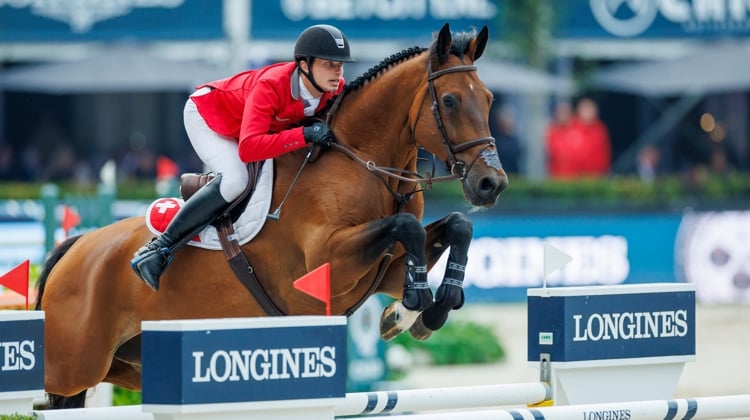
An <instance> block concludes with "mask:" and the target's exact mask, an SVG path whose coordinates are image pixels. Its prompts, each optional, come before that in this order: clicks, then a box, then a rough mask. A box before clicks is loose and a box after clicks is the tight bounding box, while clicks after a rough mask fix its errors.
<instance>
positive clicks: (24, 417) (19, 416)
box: [0, 414, 36, 420]
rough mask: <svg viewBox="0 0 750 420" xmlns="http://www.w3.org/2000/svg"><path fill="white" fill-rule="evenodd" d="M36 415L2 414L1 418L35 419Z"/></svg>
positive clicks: (15, 419)
mask: <svg viewBox="0 0 750 420" xmlns="http://www.w3.org/2000/svg"><path fill="white" fill-rule="evenodd" d="M34 419H36V417H35V416H27V415H23V414H0V420H34Z"/></svg>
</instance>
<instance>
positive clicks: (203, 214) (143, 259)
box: [131, 174, 229, 291]
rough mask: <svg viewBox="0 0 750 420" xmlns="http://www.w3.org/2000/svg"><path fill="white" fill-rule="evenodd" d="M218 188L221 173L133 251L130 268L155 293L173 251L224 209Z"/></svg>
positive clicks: (225, 205)
mask: <svg viewBox="0 0 750 420" xmlns="http://www.w3.org/2000/svg"><path fill="white" fill-rule="evenodd" d="M220 185H221V174H219V175H217V176H216V177H215V178H214V179H213V180H211V182H209V183H208V184H206V185H204V186H203V187H202V188H201V189H199V190H198V191H197V192H196V193H195V194H193V196H192V197H190V199H189V200H187V201H186V202H185V204H184V205H183V206H182V208H181V209H180V211H178V212H177V215H176V216H175V217H174V219H172V221H171V222H170V223H169V226H168V227H167V229H166V230H165V231H164V233H162V234H161V235H160V236H159V237H158V238H154V239H153V240H151V242H149V243H147V244H146V245H144V246H143V247H141V248H140V249H139V250H138V251H137V252H136V254H135V258H133V260H132V261H131V265H132V267H133V269H134V270H135V272H136V274H138V276H140V277H141V279H143V281H144V282H146V284H147V285H149V287H151V288H152V289H154V290H155V291H156V290H158V289H159V277H160V276H161V273H162V272H163V271H164V270H166V268H167V267H168V266H169V264H170V263H171V262H172V258H173V257H174V252H175V251H176V250H177V249H178V248H179V247H181V246H182V245H184V244H185V243H187V242H189V241H190V239H191V238H192V237H193V236H195V235H196V234H197V233H198V232H200V230H201V229H203V228H204V227H206V225H208V224H209V223H211V221H213V220H214V219H215V218H217V217H219V216H220V215H221V213H222V212H223V211H224V209H225V208H226V207H227V206H228V204H229V203H227V202H226V201H224V199H223V198H222V196H221V193H220V192H219V187H220Z"/></svg>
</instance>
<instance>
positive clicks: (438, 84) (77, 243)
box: [37, 24, 508, 408]
mask: <svg viewBox="0 0 750 420" xmlns="http://www.w3.org/2000/svg"><path fill="white" fill-rule="evenodd" d="M488 37H489V34H488V30H487V27H486V26H485V27H483V28H482V29H481V30H480V31H478V32H477V31H476V30H472V31H471V32H457V33H452V32H451V31H450V28H449V26H448V24H445V25H444V26H443V27H442V28H441V30H440V31H439V33H438V34H437V35H436V37H435V40H434V41H433V42H432V44H431V45H430V47H429V48H419V47H414V48H410V49H407V50H404V51H401V52H400V53H397V54H394V55H392V56H391V57H389V58H386V59H385V60H383V61H382V62H381V63H380V64H378V65H376V66H375V67H373V68H371V69H370V70H369V71H368V72H366V73H365V74H364V75H362V76H361V77H359V78H357V79H356V80H354V81H352V82H350V83H349V84H347V86H346V89H345V91H344V92H343V93H342V94H341V95H339V97H337V100H336V101H335V102H334V103H333V104H332V106H331V107H329V111H328V114H327V116H326V118H327V120H328V122H329V124H330V126H331V128H332V130H333V132H334V134H335V136H336V139H337V143H335V147H334V148H333V149H332V150H329V151H327V152H325V153H321V154H320V155H319V157H318V159H317V160H316V162H315V163H314V164H310V165H307V167H305V170H304V171H302V172H301V175H300V176H299V178H298V179H297V183H296V185H295V186H294V188H293V189H291V190H290V185H291V184H292V179H294V178H295V175H296V174H297V172H298V170H299V168H300V166H301V164H302V162H303V161H304V160H305V155H306V152H305V151H304V150H299V151H296V152H292V153H288V154H286V155H283V156H281V157H279V158H276V159H275V161H274V164H275V166H274V170H275V171H276V172H275V176H276V179H275V185H274V192H273V198H272V208H276V207H277V206H279V204H280V202H281V200H282V198H283V196H284V195H285V193H286V192H287V191H291V193H290V194H288V196H287V197H286V198H287V200H286V202H285V204H284V206H285V207H284V212H283V213H281V214H280V217H279V219H278V221H269V222H267V223H266V224H265V226H264V227H263V229H262V230H261V231H260V233H259V234H258V235H257V236H256V237H255V238H254V239H253V240H252V241H250V242H248V243H247V244H245V245H243V246H242V252H243V253H244V254H245V255H246V256H247V257H248V258H249V261H251V262H252V264H253V268H254V271H255V274H256V275H257V277H258V279H259V281H260V283H261V285H262V287H263V288H264V289H265V290H266V291H267V293H268V295H269V296H270V297H271V298H272V300H273V302H274V303H275V305H276V306H277V307H278V308H279V309H280V310H281V311H282V312H283V313H284V314H288V315H313V314H318V315H320V314H324V313H325V312H324V304H323V303H322V302H321V301H319V300H316V299H314V298H313V297H310V296H308V295H306V294H304V293H302V292H300V291H298V290H296V289H295V288H294V287H293V285H292V283H293V281H294V280H296V279H298V278H299V277H301V276H303V275H304V274H306V273H308V272H309V271H311V270H312V269H315V268H317V267H319V266H321V265H322V264H324V263H326V262H328V263H330V282H331V287H330V289H331V313H332V314H334V315H336V314H346V315H349V314H351V312H352V311H353V310H354V309H356V308H357V306H358V305H359V304H361V303H362V302H363V301H364V300H365V299H366V298H367V297H368V296H370V295H372V294H374V293H382V294H386V295H389V296H391V297H393V298H394V299H395V301H394V302H393V303H392V304H391V305H389V306H388V307H387V308H386V309H385V310H384V312H383V316H382V319H381V335H382V336H383V338H384V339H390V338H392V337H394V336H395V335H397V334H399V333H401V332H403V331H406V330H409V331H410V332H411V333H412V335H414V336H415V337H417V338H420V339H424V338H426V337H428V336H429V334H430V332H431V331H433V330H436V329H438V328H440V327H441V326H442V325H443V323H444V322H445V320H446V318H447V316H448V312H449V311H450V310H452V309H457V308H459V307H460V306H461V305H462V304H463V303H464V295H463V289H462V282H463V277H464V270H465V265H466V262H467V252H468V246H469V243H470V241H471V237H472V224H471V221H470V219H469V218H468V217H467V216H466V215H464V214H463V213H460V212H454V213H451V214H449V215H447V216H445V217H444V218H442V219H439V220H436V221H434V222H432V223H430V224H429V225H427V226H423V225H422V222H421V220H422V217H423V210H424V199H423V197H422V195H421V194H420V188H424V183H425V182H430V181H432V180H431V179H426V178H425V177H423V176H421V175H419V174H418V173H417V170H418V168H417V157H418V151H419V148H420V147H421V148H424V149H426V150H427V151H429V152H431V153H433V154H434V156H436V158H437V159H439V160H441V161H442V162H444V163H445V165H446V167H447V169H448V170H449V171H450V172H449V173H450V175H446V176H444V178H455V179H458V180H459V181H460V182H461V184H462V186H463V190H464V195H465V198H466V200H467V201H468V202H470V203H471V205H473V206H475V207H489V206H492V205H494V204H495V202H496V201H497V198H498V196H499V194H500V192H501V191H502V190H503V189H504V188H505V187H506V186H507V184H508V179H507V176H506V174H505V172H504V170H503V169H502V165H501V164H500V159H499V157H498V155H497V149H496V147H495V145H494V139H493V138H492V137H491V136H490V130H489V124H488V117H489V110H490V105H491V102H492V94H491V92H490V91H489V90H488V89H487V87H486V86H485V85H484V83H483V82H482V81H481V80H480V79H479V77H478V76H477V72H476V67H475V66H474V62H475V61H476V60H477V59H479V57H480V56H481V55H482V53H483V52H484V49H485V46H486V44H487V40H488ZM438 178H439V177H438ZM151 237H152V233H151V232H150V231H149V230H148V229H147V227H146V226H145V221H144V217H132V218H128V219H124V220H121V221H118V222H115V223H112V224H110V225H107V226H104V227H101V228H99V229H97V230H94V231H91V232H88V233H86V234H84V235H82V236H78V237H74V238H71V239H69V240H67V241H65V242H63V243H62V244H61V245H60V246H58V247H57V248H56V249H55V250H53V251H52V252H51V253H50V255H49V256H48V258H47V260H46V262H45V266H44V267H43V273H42V275H41V277H40V282H39V299H38V301H37V308H41V309H42V310H44V311H45V313H46V326H45V358H44V360H45V369H46V372H45V389H46V392H47V393H48V396H49V399H50V404H51V407H55V408H68V407H80V406H83V403H84V400H85V394H86V390H87V389H88V388H90V387H93V386H95V385H97V384H98V383H100V382H110V383H113V384H116V385H119V386H122V387H125V388H128V389H134V390H137V389H140V387H141V364H140V360H141V358H140V325H141V321H143V320H164V319H196V318H220V317H259V316H265V315H267V314H266V313H265V312H264V311H263V309H262V308H261V307H260V305H259V304H258V301H257V300H256V298H255V297H254V296H253V295H252V294H251V293H250V292H249V291H248V289H246V288H245V287H243V285H242V284H241V283H240V282H239V281H237V279H236V278H234V276H233V272H232V270H231V269H230V267H229V266H228V264H227V262H226V260H225V259H224V256H223V255H222V253H221V252H217V251H209V250H204V249H199V248H195V247H190V246H186V247H183V248H182V249H181V250H180V251H178V252H177V253H176V255H175V258H174V261H173V263H172V265H171V266H170V268H169V269H168V270H166V272H165V273H164V274H163V276H162V286H161V288H160V290H159V291H158V292H153V291H152V290H151V289H150V288H149V287H148V286H146V285H145V284H144V283H143V282H142V281H140V280H139V279H138V277H137V276H136V275H135V274H134V272H133V271H132V269H131V268H130V264H129V261H130V259H131V257H132V256H133V253H134V252H135V251H136V250H137V249H138V248H139V247H140V246H141V245H142V244H143V243H145V242H146V241H148V240H149V239H150V238H151ZM447 250H450V251H449V259H448V264H447V266H446V270H445V277H444V280H443V282H442V284H441V285H440V286H439V287H438V288H437V291H436V292H435V295H434V296H433V292H432V290H431V289H430V287H429V286H428V284H427V271H428V269H430V268H432V266H433V265H434V264H435V262H436V261H437V260H438V258H439V257H440V256H441V255H442V254H443V253H444V252H445V251H447Z"/></svg>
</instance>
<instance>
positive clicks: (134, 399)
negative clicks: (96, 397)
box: [112, 386, 141, 406]
mask: <svg viewBox="0 0 750 420" xmlns="http://www.w3.org/2000/svg"><path fill="white" fill-rule="evenodd" d="M140 403H141V391H131V390H129V389H125V388H123V387H119V386H114V387H113V388H112V405H115V406H116V405H138V404H140Z"/></svg>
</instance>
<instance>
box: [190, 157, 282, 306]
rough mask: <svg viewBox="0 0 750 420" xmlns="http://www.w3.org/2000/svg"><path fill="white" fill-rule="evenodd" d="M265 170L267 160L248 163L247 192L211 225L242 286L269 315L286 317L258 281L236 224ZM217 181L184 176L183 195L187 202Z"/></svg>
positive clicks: (197, 175)
mask: <svg viewBox="0 0 750 420" xmlns="http://www.w3.org/2000/svg"><path fill="white" fill-rule="evenodd" d="M262 167H263V161H261V162H251V163H248V165H247V168H248V175H249V177H248V183H247V187H246V188H245V191H243V192H242V194H240V196H239V197H237V199H236V200H234V201H232V202H231V203H230V204H229V206H228V207H227V209H226V210H225V211H224V213H223V214H222V215H221V216H219V217H217V218H216V219H215V220H214V221H212V222H211V225H213V226H214V227H215V228H216V231H217V233H218V235H219V242H220V243H221V248H222V250H223V251H224V256H225V257H226V259H227V263H229V267H231V268H232V271H233V272H234V275H235V276H236V277H237V278H238V279H239V280H240V282H241V283H242V285H243V286H245V288H247V290H248V291H250V293H251V294H252V295H253V297H254V298H255V300H257V301H258V303H259V304H260V306H261V307H262V308H263V310H264V311H265V312H266V313H267V314H268V315H270V316H280V315H284V313H283V312H282V311H281V309H279V307H278V306H276V304H275V303H274V302H273V300H271V297H270V296H269V295H268V293H267V292H266V290H265V289H264V288H263V286H262V285H261V284H260V282H259V281H258V278H257V277H256V276H255V270H253V267H252V265H251V264H250V261H249V260H248V259H247V256H246V255H245V254H244V253H243V252H242V248H240V244H239V242H238V241H237V235H236V234H235V231H234V222H236V221H237V218H239V217H240V215H241V214H242V211H243V210H244V208H245V207H246V206H247V203H248V202H249V201H250V197H252V194H253V191H255V188H256V185H257V182H258V178H259V174H260V170H261V168H262ZM213 178H214V174H213V173H186V174H183V175H182V176H181V177H180V195H181V196H182V198H183V199H184V200H187V199H189V198H190V197H191V196H192V195H193V194H195V192H196V191H198V190H199V189H200V188H201V187H203V186H204V185H206V184H207V183H209V182H210V181H211V180H212V179H213Z"/></svg>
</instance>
